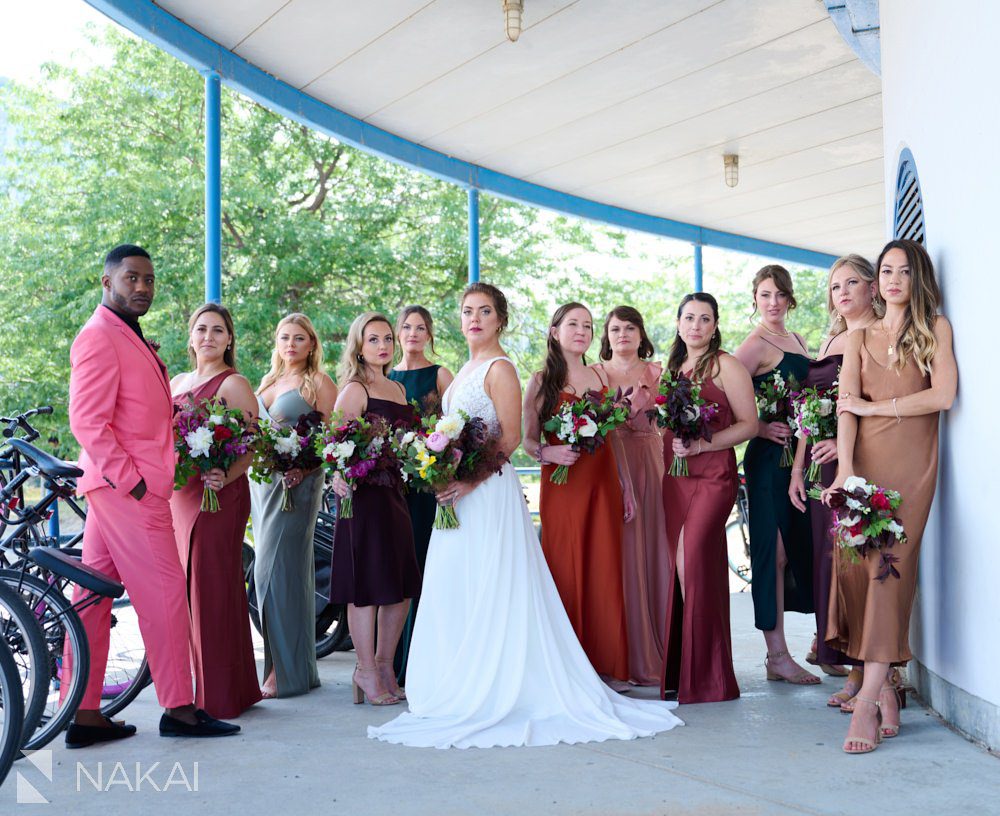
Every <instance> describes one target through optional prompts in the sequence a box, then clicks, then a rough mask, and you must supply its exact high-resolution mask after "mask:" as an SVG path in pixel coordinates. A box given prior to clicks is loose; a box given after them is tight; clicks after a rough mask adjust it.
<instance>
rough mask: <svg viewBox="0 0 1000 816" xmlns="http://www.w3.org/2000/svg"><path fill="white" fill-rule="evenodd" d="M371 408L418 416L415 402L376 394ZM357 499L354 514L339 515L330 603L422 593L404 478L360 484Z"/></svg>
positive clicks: (388, 600)
mask: <svg viewBox="0 0 1000 816" xmlns="http://www.w3.org/2000/svg"><path fill="white" fill-rule="evenodd" d="M366 413H368V414H376V415H378V416H381V417H384V418H385V419H386V420H388V422H389V423H390V424H393V423H395V422H397V421H410V420H411V419H412V417H413V410H412V408H410V406H408V405H400V404H399V403H398V402H393V401H392V400H384V399H377V398H375V397H368V408H367V411H366ZM353 503H354V514H353V515H352V516H351V517H350V518H346V519H345V518H339V519H337V530H336V533H335V535H334V541H333V563H332V572H331V576H330V601H331V603H343V604H347V603H350V604H354V605H355V606H390V605H392V604H397V603H400V602H401V601H404V600H406V599H407V598H415V597H416V596H418V595H419V594H420V568H419V567H418V566H417V554H416V552H415V551H414V548H413V530H412V528H411V526H410V513H409V511H408V510H407V509H406V501H405V500H404V499H403V487H402V479H400V480H399V481H398V482H397V483H396V484H395V485H393V486H392V487H389V486H383V485H374V484H359V485H357V487H356V488H355V490H354V498H353Z"/></svg>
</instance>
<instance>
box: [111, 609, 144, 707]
mask: <svg viewBox="0 0 1000 816" xmlns="http://www.w3.org/2000/svg"><path fill="white" fill-rule="evenodd" d="M150 682H152V678H151V677H150V674H149V667H148V665H147V663H146V644H145V643H144V642H143V639H142V633H141V632H140V631H139V618H138V616H137V615H136V612H135V608H134V607H133V606H132V602H131V601H130V600H129V597H128V594H125V595H123V596H122V597H121V598H118V599H116V600H115V601H114V604H113V605H112V610H111V634H110V643H109V646H108V663H107V666H106V667H105V669H104V688H103V689H102V690H101V713H102V714H104V716H105V717H112V716H114V715H115V714H117V713H118V712H119V711H121V710H122V709H123V708H125V706H127V705H128V704H129V703H131V702H132V701H133V700H134V699H135V698H136V697H138V696H139V692H141V691H142V690H143V689H144V688H145V687H146V686H148V685H149V684H150Z"/></svg>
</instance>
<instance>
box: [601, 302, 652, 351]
mask: <svg viewBox="0 0 1000 816" xmlns="http://www.w3.org/2000/svg"><path fill="white" fill-rule="evenodd" d="M611 318H614V319H615V320H621V321H623V322H625V323H631V324H632V325H633V326H635V327H636V328H637V329H638V330H639V359H640V360H648V359H649V358H650V357H652V356H653V341H652V340H650V339H649V335H648V334H646V324H645V323H644V322H643V320H642V315H641V314H639V310H638V309H636V308H634V307H632V306H615V308H614V309H612V310H611V311H610V312H608V316H607V317H606V318H604V332H603V333H602V334H601V351H600V352H599V354H598V356H599V357H600V358H601V359H602V360H610V359H611V357H612V351H611V339H610V338H609V337H608V324H609V323H610V322H611Z"/></svg>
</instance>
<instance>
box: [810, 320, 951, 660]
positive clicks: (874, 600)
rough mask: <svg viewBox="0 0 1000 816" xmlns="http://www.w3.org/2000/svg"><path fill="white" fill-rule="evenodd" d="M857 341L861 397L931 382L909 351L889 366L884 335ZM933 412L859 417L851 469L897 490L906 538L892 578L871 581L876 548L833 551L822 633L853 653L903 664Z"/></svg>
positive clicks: (931, 459) (929, 474) (930, 485)
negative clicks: (839, 554) (854, 558)
mask: <svg viewBox="0 0 1000 816" xmlns="http://www.w3.org/2000/svg"><path fill="white" fill-rule="evenodd" d="M864 331H865V335H864V342H863V344H862V348H861V396H862V397H863V398H864V399H866V400H871V401H873V402H879V401H882V400H891V399H893V398H897V399H898V398H901V397H905V396H908V395H909V394H915V393H916V392H918V391H923V390H924V389H926V388H930V385H931V381H930V377H929V376H928V375H926V374H923V373H922V372H921V371H920V369H919V368H918V367H917V364H916V363H915V362H914V360H913V358H912V357H910V358H908V359H907V360H906V364H905V365H904V366H903V367H902V369H897V368H895V367H894V366H889V365H888V341H887V340H885V339H877V338H876V337H875V335H874V334H873V333H872V332H871V331H869V330H868V329H865V330H864ZM939 416H940V415H939V414H938V413H937V412H935V413H933V414H924V415H923V416H913V417H903V418H902V419H901V420H900V421H898V422H897V421H896V418H895V417H877V416H866V417H859V419H858V435H857V440H856V441H855V444H854V473H855V475H857V476H862V477H864V478H865V479H867V480H868V481H870V482H874V483H875V484H877V485H879V486H880V487H884V488H888V489H890V490H897V491H899V494H900V497H901V498H902V503H901V504H900V506H899V510H898V511H897V513H896V515H897V516H898V518H899V520H900V521H901V522H902V524H903V530H904V531H905V533H906V543H905V544H896V545H895V546H893V548H892V550H891V552H892V554H893V555H895V556H896V558H898V559H899V560H898V561H897V562H896V563H895V564H894V566H895V567H896V569H897V570H898V571H899V576H900V577H899V578H894V577H892V576H890V577H889V578H887V579H886V580H885V581H879V580H877V578H876V576H877V575H878V568H879V555H878V553H869V554H868V555H867V557H865V558H864V559H862V560H861V561H860V562H859V563H857V564H852V563H851V562H850V561H848V560H847V559H846V558H837V559H836V561H835V567H836V569H835V570H834V573H833V585H832V588H831V592H830V610H829V615H828V619H827V632H826V639H827V642H828V643H829V644H831V645H832V646H833V647H834V648H837V649H840V650H841V651H843V652H844V653H845V654H847V655H848V656H849V657H852V658H855V659H856V660H862V661H864V660H869V661H872V662H876V663H894V664H904V663H906V662H907V661H909V660H910V659H911V658H912V657H913V654H912V653H911V651H910V641H909V632H910V612H911V611H912V609H913V597H914V594H915V593H916V589H917V562H918V561H919V559H920V540H921V538H923V533H924V527H925V526H926V524H927V516H928V515H929V514H930V509H931V502H932V501H933V499H934V491H935V488H936V486H937V463H938V418H939Z"/></svg>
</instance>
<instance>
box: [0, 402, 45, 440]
mask: <svg viewBox="0 0 1000 816" xmlns="http://www.w3.org/2000/svg"><path fill="white" fill-rule="evenodd" d="M51 413H52V406H51V405H40V406H39V407H38V408H32V409H31V410H30V411H25V412H24V413H23V414H18V415H17V416H15V417H0V423H6V424H7V427H6V428H4V429H3V435H4V437H5V438H6V439H10V438H11V437H12V436H13V435H14V434H15V433H16V432H17V429H18V428H20V429H21V430H22V431H24V433H25V437H24V438H25V440H26V441H28V442H30V441H32V440H33V439H38V437H39V436H41V434H40V433H39V432H38V431H37V430H35V428H34V427H33V426H32V424H31V423H30V422H28V418H29V417H33V416H41V415H42V414H51Z"/></svg>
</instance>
